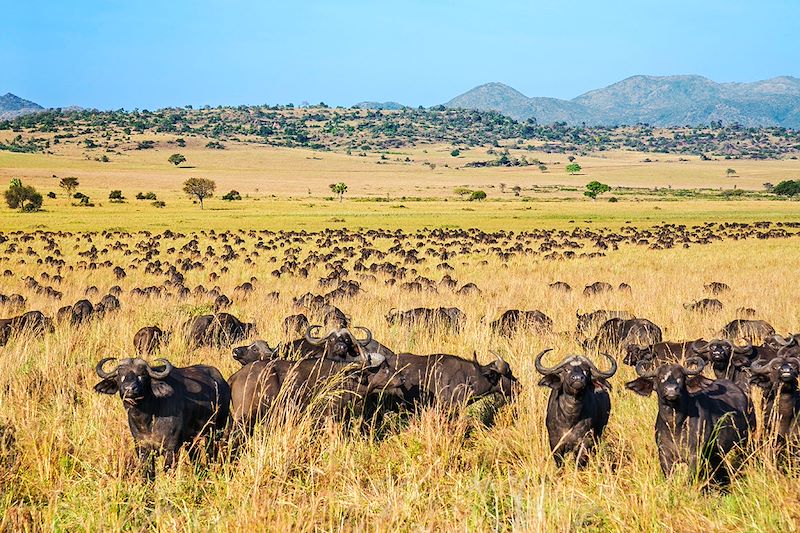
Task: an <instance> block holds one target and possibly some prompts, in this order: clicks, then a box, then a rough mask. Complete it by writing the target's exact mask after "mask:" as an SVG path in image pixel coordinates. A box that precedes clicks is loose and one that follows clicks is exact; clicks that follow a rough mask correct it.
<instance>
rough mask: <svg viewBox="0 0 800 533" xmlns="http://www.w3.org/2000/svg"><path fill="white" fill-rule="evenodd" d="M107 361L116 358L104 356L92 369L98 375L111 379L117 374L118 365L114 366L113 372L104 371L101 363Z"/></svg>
mask: <svg viewBox="0 0 800 533" xmlns="http://www.w3.org/2000/svg"><path fill="white" fill-rule="evenodd" d="M109 361H116V359H114V358H113V357H104V358H103V359H100V362H99V363H97V366H95V367H94V371H95V372H96V373H97V375H98V376H100V377H101V378H103V379H111V378H113V377H114V376H116V375H117V370H118V368H119V367H117V368H115V369H114V371H113V372H106V371H105V370H103V365H105V364H106V363H108V362H109Z"/></svg>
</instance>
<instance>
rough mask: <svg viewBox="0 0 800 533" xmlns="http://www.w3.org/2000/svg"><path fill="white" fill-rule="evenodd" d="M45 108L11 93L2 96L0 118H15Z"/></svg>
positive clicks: (0, 98) (0, 99)
mask: <svg viewBox="0 0 800 533" xmlns="http://www.w3.org/2000/svg"><path fill="white" fill-rule="evenodd" d="M43 110H44V108H43V107H42V106H40V105H39V104H37V103H35V102H31V101H30V100H25V99H24V98H20V97H19V96H17V95H14V94H11V93H6V94H5V95H3V96H0V119H8V118H14V117H18V116H20V115H24V114H26V113H35V112H36V111H43Z"/></svg>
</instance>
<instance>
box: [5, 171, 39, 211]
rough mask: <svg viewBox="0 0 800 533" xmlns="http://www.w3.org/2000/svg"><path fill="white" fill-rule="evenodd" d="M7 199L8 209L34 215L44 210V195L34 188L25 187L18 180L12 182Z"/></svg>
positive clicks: (6, 195) (6, 193)
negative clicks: (35, 212)
mask: <svg viewBox="0 0 800 533" xmlns="http://www.w3.org/2000/svg"><path fill="white" fill-rule="evenodd" d="M5 198H6V204H8V207H10V208H11V209H19V210H20V211H22V212H24V213H33V212H34V211H38V210H39V209H41V208H42V195H41V194H39V193H38V192H37V191H36V189H34V188H33V187H32V186H30V185H23V184H22V181H20V180H18V179H13V180H11V184H10V185H9V187H8V190H7V191H6V192H5Z"/></svg>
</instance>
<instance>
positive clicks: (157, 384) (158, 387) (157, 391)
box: [150, 379, 175, 398]
mask: <svg viewBox="0 0 800 533" xmlns="http://www.w3.org/2000/svg"><path fill="white" fill-rule="evenodd" d="M150 389H151V390H152V391H153V396H155V397H156V398H167V397H169V396H172V394H173V393H174V392H175V389H173V388H172V386H170V385H168V384H167V383H164V382H163V381H160V380H157V379H154V380H153V381H151V382H150Z"/></svg>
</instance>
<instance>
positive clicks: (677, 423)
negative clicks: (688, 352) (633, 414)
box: [625, 357, 755, 485]
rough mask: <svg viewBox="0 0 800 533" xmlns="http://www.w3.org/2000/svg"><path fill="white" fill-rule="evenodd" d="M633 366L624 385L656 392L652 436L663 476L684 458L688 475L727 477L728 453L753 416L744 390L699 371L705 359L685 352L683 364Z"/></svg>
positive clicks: (719, 480)
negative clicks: (634, 375) (630, 377)
mask: <svg viewBox="0 0 800 533" xmlns="http://www.w3.org/2000/svg"><path fill="white" fill-rule="evenodd" d="M648 366H652V365H650V363H648V362H646V361H640V362H639V363H638V364H637V365H636V373H637V374H638V375H639V377H638V378H637V379H635V380H633V381H630V382H628V383H626V384H625V387H626V388H627V389H629V390H632V391H633V392H635V393H636V394H640V395H642V396H650V394H652V392H653V390H655V391H656V396H657V397H658V414H657V415H656V424H655V436H656V445H657V446H658V457H659V463H660V464H661V470H662V471H663V472H664V475H666V476H669V475H671V474H672V472H673V470H674V468H675V465H676V464H678V463H687V464H688V465H689V470H690V472H691V474H692V475H693V476H695V475H698V474H702V475H703V476H704V477H708V479H709V480H710V481H712V482H713V483H716V484H719V485H727V484H728V483H729V482H730V474H731V471H730V467H731V466H732V465H733V463H732V462H731V461H729V460H728V459H729V457H728V454H730V453H731V452H734V451H736V450H737V449H741V448H743V447H744V446H745V445H746V443H747V440H748V437H749V430H750V428H753V427H755V416H754V413H753V409H752V405H751V404H750V401H749V399H748V398H747V395H746V394H745V393H744V391H743V390H742V389H741V388H739V387H738V386H737V385H736V384H734V383H733V382H732V381H729V380H726V379H717V380H711V379H709V378H706V377H704V376H703V375H702V371H703V367H704V366H705V361H703V359H701V358H700V357H689V358H688V359H686V361H685V363H684V364H683V365H680V364H667V365H661V366H658V367H657V368H655V369H652V370H648V368H647V367H648Z"/></svg>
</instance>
